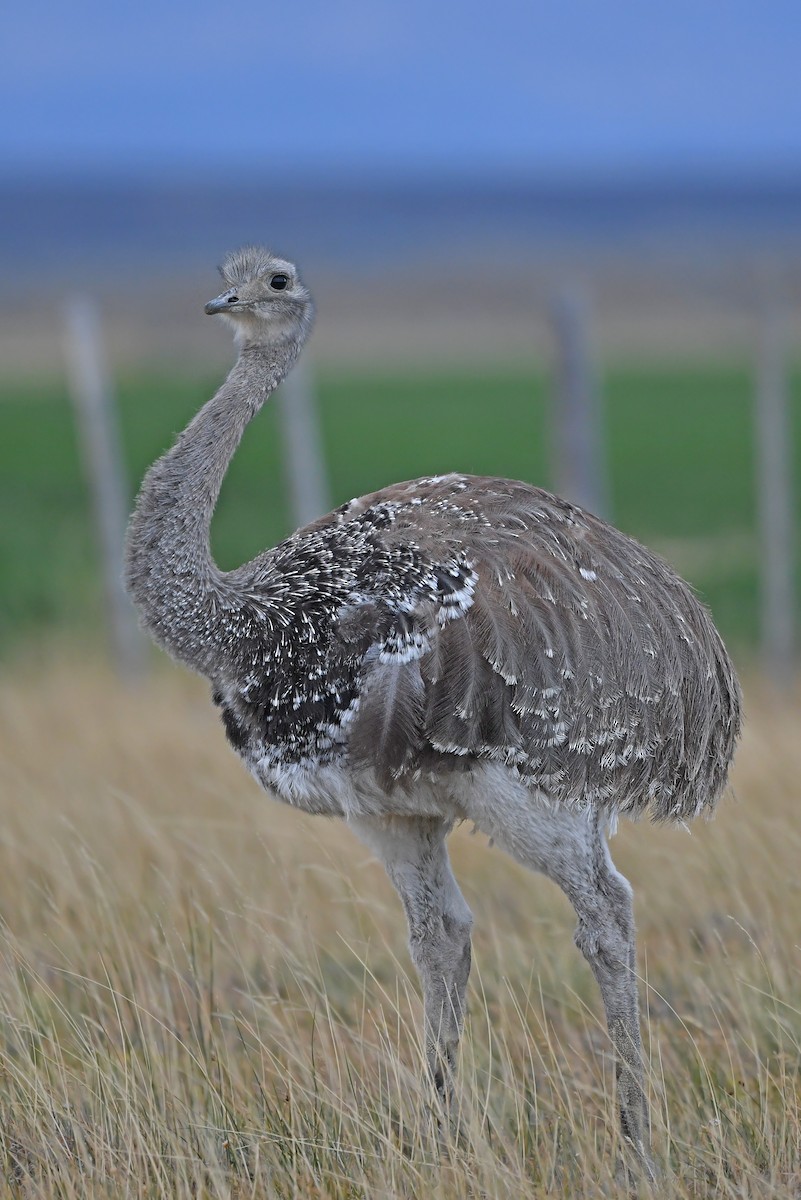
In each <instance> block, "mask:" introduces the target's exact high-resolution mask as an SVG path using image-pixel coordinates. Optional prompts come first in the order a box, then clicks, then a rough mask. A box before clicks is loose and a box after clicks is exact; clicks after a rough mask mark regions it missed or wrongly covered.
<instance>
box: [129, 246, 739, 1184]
mask: <svg viewBox="0 0 801 1200" xmlns="http://www.w3.org/2000/svg"><path fill="white" fill-rule="evenodd" d="M221 270H222V274H223V278H224V280H225V283H226V285H227V288H226V291H224V292H223V293H222V295H221V296H218V297H217V298H216V299H215V300H214V301H211V302H210V303H209V304H208V305H207V306H206V311H207V312H211V313H221V314H223V315H225V316H226V318H227V319H229V320H230V322H231V323H232V325H233V326H234V328H235V331H236V336H237V340H238V341H239V343H240V352H239V358H238V360H237V363H236V365H235V366H234V368H233V370H232V371H231V374H230V375H229V377H228V379H227V380H226V382H225V383H224V384H223V386H222V388H221V389H220V391H219V392H218V393H217V394H216V396H214V397H213V398H212V399H211V400H210V401H209V402H208V403H207V404H206V406H205V407H204V408H203V409H202V410H201V412H200V413H199V414H198V415H197V416H196V417H195V419H194V420H193V421H192V422H191V424H190V425H189V426H188V428H187V429H186V430H185V431H184V433H183V434H182V435H181V436H180V438H179V439H178V441H177V443H176V445H175V446H174V447H173V449H172V450H171V451H169V453H168V454H166V455H165V456H164V457H163V458H162V459H161V460H160V461H159V462H158V463H156V465H155V466H154V467H153V468H152V469H151V471H150V472H149V473H148V475H147V477H146V479H145V481H144V484H143V486H142V490H141V492H140V495H139V499H138V501H137V505H136V510H135V512H134V514H133V517H132V518H131V523H130V528H129V533H128V541H127V549H126V562H127V582H128V587H129V590H130V592H131V595H132V597H133V599H134V601H135V603H136V604H137V606H138V608H139V611H140V613H141V616H142V620H143V622H144V624H145V625H146V627H147V628H148V629H149V631H150V632H151V634H152V635H153V636H154V638H155V639H156V640H157V641H158V642H160V643H161V644H162V645H163V646H164V647H165V648H166V649H167V650H168V651H169V652H170V653H171V654H173V655H174V656H175V657H177V658H179V659H181V660H182V661H184V662H185V663H187V664H188V665H189V666H191V667H193V668H194V669H196V670H198V671H200V672H201V673H202V674H204V675H205V676H206V677H207V678H209V680H210V681H211V683H212V687H213V694H214V700H215V702H216V703H217V704H218V705H220V707H221V709H222V715H223V720H224V724H225V728H226V732H227V735H228V737H229V740H230V741H231V743H232V744H233V746H234V748H235V749H236V750H237V752H238V753H239V754H240V755H241V757H242V758H243V759H244V761H245V763H246V764H247V766H248V767H249V769H250V770H251V771H252V773H253V774H254V776H255V777H256V778H257V779H258V780H259V782H260V783H261V784H262V785H263V786H264V787H266V788H268V789H270V790H271V791H273V792H274V793H275V794H276V795H278V796H279V797H280V798H281V799H282V800H284V801H286V802H288V803H290V804H293V805H295V806H296V807H299V808H302V809H304V810H306V811H309V812H318V813H325V814H328V815H337V816H341V817H344V818H346V819H347V820H348V821H349V823H350V824H351V826H352V827H353V828H354V830H355V831H356V832H357V833H358V834H359V835H360V836H361V837H362V838H363V839H364V840H365V841H367V843H368V844H369V845H371V846H372V847H373V849H374V850H375V851H376V852H377V853H378V855H379V856H380V857H381V858H382V859H383V861H384V862H385V865H386V866H387V870H388V872H389V875H390V878H391V879H392V881H393V883H394V884H395V886H396V887H397V889H398V891H399V892H400V895H401V898H402V899H403V902H404V905H405V908H406V912H407V917H408V919H409V925H410V935H411V947H412V953H413V957H414V959H415V962H416V964H417V966H418V968H419V970H420V974H421V978H422V981H423V991H424V998H425V1008H426V1027H427V1031H428V1040H429V1054H430V1061H431V1068H432V1072H433V1074H434V1077H435V1079H436V1081H437V1088H438V1091H439V1093H440V1096H441V1098H442V1100H443V1102H444V1103H445V1104H446V1105H447V1106H449V1107H450V1106H452V1103H453V1101H452V1095H451V1081H450V1071H451V1067H452V1065H453V1062H454V1057H455V1052H456V1044H457V1042H458V1037H459V1032H460V1029H461V1024H462V1019H463V1011H464V990H465V987H466V983H467V975H468V972H469V954H470V952H469V929H470V923H471V918H470V913H469V910H468V909H467V906H466V904H465V903H464V900H463V898H462V897H461V893H460V892H459V891H458V887H457V886H456V883H455V880H454V879H453V876H452V874H451V872H450V867H449V864H448V860H447V851H446V849H445V838H446V836H447V834H448V832H449V831H450V829H451V828H452V826H453V824H454V822H455V821H457V820H460V819H471V820H474V821H475V822H476V823H477V824H478V825H479V827H480V828H482V829H484V830H485V831H486V832H487V833H489V834H490V835H491V836H493V837H494V838H496V839H497V840H498V841H499V842H500V843H501V844H502V845H504V846H505V847H506V848H507V849H508V850H509V851H510V852H511V853H512V854H514V855H515V856H516V857H517V858H519V859H520V860H521V861H523V862H526V863H527V864H528V865H530V866H533V867H535V868H536V869H538V870H542V871H544V872H545V873H547V874H548V875H550V876H551V877H552V878H554V879H555V880H556V882H557V883H559V885H560V886H561V887H562V888H563V889H564V890H565V892H566V893H567V895H568V896H569V898H570V899H571V901H572V902H573V904H574V907H575V908H576V911H577V913H578V916H579V931H578V933H577V942H578V944H579V946H580V947H581V949H582V951H583V952H584V954H585V955H586V957H587V958H588V961H589V962H590V964H591V966H592V967H593V970H594V971H595V974H596V977H597V978H598V981H599V984H600V986H601V991H602V994H603V998H604V1003H605V1006H606V1009H607V1017H608V1021H609V1027H610V1033H611V1035H612V1039H613V1041H614V1043H615V1046H616V1049H617V1053H618V1061H619V1099H620V1107H621V1120H622V1124H623V1131H624V1134H625V1137H626V1139H627V1141H628V1142H629V1143H630V1144H631V1145H632V1146H633V1147H634V1150H635V1153H636V1156H637V1157H638V1158H639V1159H640V1161H641V1162H643V1163H645V1164H647V1163H648V1158H647V1149H646V1141H647V1121H646V1115H645V1102H644V1097H643V1090H642V1068H641V1064H640V1040H639V1028H638V1017H637V994H636V982H635V979H634V969H635V959H634V924H633V916H632V912H631V895H630V889H629V888H628V885H627V884H626V881H625V880H623V878H622V876H620V875H619V874H618V873H617V872H616V871H615V869H614V867H613V865H612V862H611V859H610V857H609V853H608V849H607V846H606V841H605V833H606V831H607V828H608V826H609V824H610V823H611V822H612V821H613V820H614V819H615V818H616V816H617V814H619V813H625V814H628V815H632V816H640V815H643V814H645V813H648V814H649V815H651V816H652V817H654V818H655V819H677V820H686V819H687V818H690V817H694V816H696V815H698V814H699V813H701V812H704V811H711V809H712V808H713V806H714V804H715V802H716V800H717V798H718V796H719V795H720V793H721V790H722V789H723V787H724V785H725V782H726V777H727V772H728V768H729V765H730V762H731V758H732V755H733V751H734V745H735V741H736V739H737V736H738V732H739V722H740V696H739V689H738V685H737V680H736V678H735V675H734V672H733V670H732V666H731V663H730V661H729V658H728V655H727V654H726V651H725V649H724V647H723V644H722V642H721V640H720V637H719V636H718V634H717V631H716V630H715V627H714V625H713V624H712V621H711V619H710V617H709V614H708V613H707V611H706V609H705V608H704V607H703V606H702V605H701V604H700V603H699V602H698V600H697V599H696V597H695V596H694V594H693V592H692V591H691V589H690V588H689V587H688V586H687V584H686V583H684V582H683V581H682V580H681V579H680V578H679V577H678V576H677V575H676V574H675V572H673V570H672V569H671V568H670V567H669V566H668V565H667V564H666V563H665V562H664V561H663V560H662V559H660V558H659V557H657V556H656V555H654V554H652V553H651V552H650V551H649V550H647V549H645V547H643V546H641V545H639V544H638V543H637V542H635V541H633V540H632V539H631V538H629V537H626V536H625V535H624V534H622V533H620V532H619V531H618V530H616V529H614V528H612V527H611V526H610V525H608V524H606V523H605V522H603V521H601V520H599V519H598V518H596V517H594V516H592V515H591V514H590V513H587V512H585V511H583V510H581V509H579V508H577V507H576V506H574V505H571V504H568V503H567V502H566V501H564V500H561V499H559V498H558V497H556V496H553V495H550V494H549V493H547V492H545V491H543V490H541V489H540V488H535V487H532V486H530V485H529V484H525V483H518V482H513V481H511V480H507V479H493V478H476V477H471V476H463V475H445V476H441V477H436V478H428V479H418V480H414V481H412V482H408V483H400V484H395V485H393V486H391V487H388V488H385V489H383V490H382V491H379V492H376V493H374V494H373V495H370V496H365V497H362V498H360V499H356V500H353V501H351V502H350V503H349V504H345V505H343V506H342V507H341V508H339V509H337V510H336V511H335V512H333V513H331V514H329V515H328V516H325V517H322V518H321V519H320V520H318V521H316V522H314V523H313V524H312V525H309V526H307V527H305V528H304V529H301V530H299V531H298V532H297V533H295V534H293V535H292V537H290V538H289V539H287V540H286V541H285V542H283V543H281V545H279V546H277V547H275V548H274V549H271V550H268V551H265V552H264V553H263V554H261V555H259V556H258V557H257V558H255V559H254V560H253V561H251V562H249V563H246V564H245V565H244V566H242V567H239V568H237V569H236V570H234V571H231V572H222V571H220V570H219V568H218V567H217V566H216V564H215V563H214V561H213V559H212V556H211V552H210V548H209V526H210V522H211V516H212V512H213V509H214V505H215V503H216V500H217V496H218V495H219V490H220V486H221V484H222V479H223V476H224V473H225V470H226V468H227V466H228V463H229V461H230V459H231V456H232V455H233V453H234V451H235V449H236V447H237V445H238V443H239V440H240V438H241V436H242V434H243V432H244V429H245V427H246V425H247V423H248V422H249V421H250V420H251V418H252V417H253V416H254V415H255V413H256V412H257V411H258V409H259V408H260V407H261V405H262V404H263V402H264V401H265V399H266V398H267V396H268V395H269V394H270V393H271V392H272V391H273V390H274V389H275V388H276V387H277V385H278V383H279V382H280V380H281V379H282V378H283V377H284V376H285V374H286V373H287V371H288V370H289V368H290V367H291V365H292V363H293V362H294V359H295V357H296V355H297V353H298V352H299V350H300V348H301V346H302V344H303V342H304V340H305V338H306V336H307V334H308V331H309V329H310V327H311V321H312V305H311V299H310V297H309V294H308V292H307V291H306V289H305V287H304V285H303V284H302V282H301V281H300V278H299V276H298V273H297V271H296V269H295V268H294V266H293V265H292V264H290V263H288V262H286V261H285V260H282V259H278V258H276V257H275V256H274V255H272V254H270V253H269V252H267V251H265V250H261V249H258V248H252V247H251V248H246V249H244V250H242V251H238V252H237V253H236V254H234V255H232V256H231V257H230V258H229V259H228V260H227V261H226V263H225V265H224V266H223V268H221Z"/></svg>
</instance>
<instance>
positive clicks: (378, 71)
mask: <svg viewBox="0 0 801 1200" xmlns="http://www.w3.org/2000/svg"><path fill="white" fill-rule="evenodd" d="M800 53H801V4H799V3H798V0H771V2H770V3H767V4H766V3H764V0H762V2H759V0H755V2H753V3H743V2H741V0H669V3H657V0H629V2H623V0H554V2H549V3H537V2H535V0H532V2H529V3H526V2H523V0H520V2H518V3H511V2H510V0H484V2H483V3H475V2H474V0H461V2H460V3H454V2H452V0H440V2H438V0H403V2H399V3H383V2H382V0H339V2H337V0H282V2H281V3H274V2H272V0H260V2H259V0H234V2H233V3H228V4H225V3H223V2H222V0H214V2H212V3H209V2H207V0H192V2H188V0H136V2H135V3H134V2H130V3H121V2H120V0H116V2H115V0H86V2H80V0H75V2H73V3H70V4H65V3H64V2H63V0H57V2H56V0H26V2H25V3H17V4H8V5H6V6H5V10H4V13H3V14H2V16H0V111H1V112H2V113H3V118H2V122H1V123H0V170H1V171H2V172H3V173H4V174H5V175H6V176H8V175H9V174H13V173H15V172H18V171H24V172H26V173H27V172H29V171H36V172H41V171H48V170H56V171H63V170H65V169H67V170H71V171H75V172H81V171H84V170H91V171H102V170H104V169H108V168H111V169H114V170H128V169H135V170H138V169H141V168H145V169H148V170H155V171H163V170H181V169H183V168H190V169H193V170H197V169H200V170H204V169H214V170H229V171H231V172H232V173H233V174H234V175H235V174H236V173H237V172H240V171H242V170H243V169H246V168H250V169H253V170H255V171H257V172H258V173H259V174H261V175H264V174H269V173H270V172H271V171H276V172H280V173H281V174H286V173H290V174H291V173H294V172H298V171H303V172H308V171H312V172H314V171H320V170H323V171H331V170H334V171H336V170H341V171H353V170H356V171H361V172H365V173H369V172H371V171H379V172H383V173H387V172H388V173H398V174H403V173H406V172H414V171H427V170H431V169H435V170H442V171H445V172H459V173H464V172H466V173H470V174H476V175H480V176H483V177H491V176H492V174H493V173H494V172H497V173H501V174H507V173H512V174H517V175H520V174H523V175H530V176H532V175H533V176H538V175H543V174H544V175H548V174H551V173H554V172H557V173H558V172H567V173H571V174H573V173H578V174H584V173H593V174H596V173H598V172H635V173H642V172H646V171H650V170H652V169H660V170H664V171H668V172H670V171H674V170H681V171H688V170H689V171H693V170H702V171H704V172H712V173H714V172H718V171H723V172H728V171H736V172H742V171H745V172H750V173H755V172H774V171H783V170H788V169H789V170H793V171H801V85H800V84H799V77H800V76H801V71H799V55H800Z"/></svg>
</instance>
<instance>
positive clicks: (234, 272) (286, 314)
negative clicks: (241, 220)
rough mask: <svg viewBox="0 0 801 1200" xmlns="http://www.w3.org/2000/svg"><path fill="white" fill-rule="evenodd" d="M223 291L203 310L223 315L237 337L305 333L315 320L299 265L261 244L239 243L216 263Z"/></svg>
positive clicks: (258, 339) (287, 336)
mask: <svg viewBox="0 0 801 1200" xmlns="http://www.w3.org/2000/svg"><path fill="white" fill-rule="evenodd" d="M220 274H221V275H222V277H223V280H224V281H225V284H226V290H225V291H224V292H221V293H220V295H219V296H215V298H214V299H213V300H209V302H208V304H207V305H206V306H205V311H206V312H207V313H209V314H211V315H219V316H224V317H225V318H226V320H227V321H228V322H229V323H230V324H231V325H232V326H233V328H234V330H235V332H236V338H237V341H239V342H280V341H285V340H293V339H295V338H296V337H299V336H300V337H305V335H306V334H307V333H308V331H309V328H310V327H311V323H312V321H313V319H314V304H313V302H312V298H311V296H310V294H309V292H308V290H307V288H306V287H305V286H304V284H303V282H302V281H301V279H300V276H299V275H298V271H297V267H295V266H294V265H293V264H292V263H291V262H287V261H286V259H284V258H278V256H277V255H275V254H272V253H271V252H270V251H269V250H265V249H264V248H263V247H261V246H243V247H242V249H241V250H235V251H234V252H233V253H232V254H229V255H228V257H227V258H226V260H225V262H224V263H223V264H222V266H221V267H220Z"/></svg>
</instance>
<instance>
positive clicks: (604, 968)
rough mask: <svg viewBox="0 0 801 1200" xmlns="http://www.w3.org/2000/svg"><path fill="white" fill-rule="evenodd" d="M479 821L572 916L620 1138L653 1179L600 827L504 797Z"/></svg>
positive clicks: (624, 950) (615, 891)
mask: <svg viewBox="0 0 801 1200" xmlns="http://www.w3.org/2000/svg"><path fill="white" fill-rule="evenodd" d="M484 816H485V820H484V821H483V822H482V826H483V828H484V829H485V831H486V832H487V833H489V834H490V835H491V836H493V837H494V838H496V840H497V841H498V842H499V844H500V845H502V846H504V848H505V849H506V850H508V851H509V852H510V853H511V854H512V855H513V856H514V857H515V858H517V859H518V860H519V861H520V862H522V863H524V864H525V865H526V866H529V867H532V868H533V869H534V870H536V871H541V872H542V873H543V874H545V875H548V876H549V878H551V879H553V880H554V882H555V883H557V884H558V885H559V887H560V888H561V889H562V891H563V892H564V893H565V895H566V896H567V897H568V899H569V900H570V902H571V904H572V905H573V908H574V909H575V911H576V915H577V916H578V927H577V929H576V935H575V938H576V945H577V946H578V948H579V950H581V952H582V954H583V955H584V957H585V958H586V959H587V962H588V963H589V965H590V967H591V969H592V972H593V975H594V976H595V978H596V980H597V982H598V986H599V988H600V990H601V998H602V1000H603V1005H604V1010H605V1013H606V1022H607V1026H608V1029H609V1036H610V1039H611V1041H612V1045H613V1047H614V1050H615V1058H616V1078H617V1099H618V1108H619V1112H620V1124H621V1129H622V1131H623V1137H624V1139H625V1141H626V1144H627V1145H628V1146H630V1147H631V1149H632V1151H633V1154H634V1157H635V1159H636V1161H637V1163H638V1164H639V1165H640V1166H641V1167H642V1168H643V1169H644V1170H645V1173H646V1174H647V1175H648V1176H649V1177H650V1178H651V1179H653V1178H654V1170H653V1166H652V1164H651V1160H650V1157H649V1154H648V1141H649V1125H648V1112H647V1105H646V1100H645V1090H644V1086H643V1064H642V1043H641V1041H640V1021H639V1002H638V996H637V977H636V943H635V929H634V912H633V907H632V892H631V887H630V885H629V883H628V881H627V880H626V879H624V877H623V876H622V875H621V874H620V873H619V872H618V871H617V870H616V869H615V866H614V864H613V862H612V859H611V856H610V854H609V849H608V846H607V844H606V837H605V829H604V825H603V823H602V820H601V818H600V817H599V815H598V814H597V813H596V812H594V811H592V812H586V813H585V812H571V811H570V810H567V809H562V810H559V809H557V808H555V807H548V808H546V807H545V806H542V807H536V802H535V801H534V800H533V798H531V797H530V796H529V797H527V798H525V799H524V800H522V801H521V802H520V803H519V805H518V800H517V797H513V796H511V795H509V796H507V803H506V805H505V806H499V807H498V809H497V810H496V811H495V813H494V814H492V817H491V818H490V820H486V813H485V814H484Z"/></svg>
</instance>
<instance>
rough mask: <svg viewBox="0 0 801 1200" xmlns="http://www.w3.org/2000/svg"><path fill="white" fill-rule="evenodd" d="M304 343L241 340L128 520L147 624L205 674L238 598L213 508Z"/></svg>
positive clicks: (130, 573) (136, 592) (136, 589)
mask: <svg viewBox="0 0 801 1200" xmlns="http://www.w3.org/2000/svg"><path fill="white" fill-rule="evenodd" d="M301 344H302V338H298V339H296V340H294V341H291V342H290V341H286V342H282V343H280V344H279V345H277V346H264V345H246V346H244V347H243V348H242V350H241V351H240V354H239V358H238V359H237V362H236V364H235V365H234V367H233V369H232V370H231V373H230V374H229V376H228V378H227V379H226V381H225V383H224V384H223V385H222V387H221V388H220V390H219V391H218V392H217V394H216V395H215V396H213V397H212V398H211V400H209V401H208V403H207V404H205V405H204V407H203V408H202V409H201V410H200V412H199V413H198V414H197V416H196V417H195V418H194V419H193V420H192V421H191V422H190V424H189V425H188V426H187V428H186V429H185V430H184V432H183V433H182V434H181V435H180V437H179V438H178V440H177V442H176V443H175V445H174V446H173V448H172V449H171V450H170V451H168V453H167V454H165V455H164V457H163V458H160V459H159V460H158V462H157V463H155V465H154V466H153V467H151V468H150V470H149V471H148V473H147V475H146V476H145V479H144V482H143V484H142V487H141V490H140V492H139V497H138V499H137V502H136V507H135V509H134V513H133V516H132V517H131V520H130V523H129V526H128V535H127V539H126V553H125V576H126V583H127V587H128V590H129V592H130V595H131V598H132V599H133V601H134V603H135V605H136V606H137V608H138V609H139V613H140V616H141V618H142V621H143V623H144V625H145V626H146V627H147V629H148V630H149V632H150V633H151V634H152V636H153V637H154V638H155V639H156V641H158V642H160V643H161V645H163V646H164V647H165V649H166V650H168V651H169V652H170V653H171V654H172V655H173V656H174V657H176V658H180V659H182V660H183V661H184V662H186V663H187V664H188V665H190V666H192V667H194V668H195V670H198V671H200V672H201V673H203V674H207V673H209V672H211V671H213V669H214V664H215V662H216V661H217V658H218V649H219V647H220V644H221V642H222V640H223V639H224V633H225V620H226V615H228V616H230V608H231V607H232V606H235V602H236V597H235V595H233V594H232V593H231V589H230V586H228V585H227V584H226V576H225V575H224V573H223V572H222V571H220V569H219V568H218V567H217V565H216V563H215V562H214V560H213V558H212V554H211V544H210V530H211V518H212V515H213V513H214V507H215V505H216V503H217V499H218V497H219V494H220V488H221V487H222V481H223V478H224V476H225V472H226V470H227V469H228V465H229V463H230V461H231V459H232V457H233V455H234V452H235V450H236V448H237V446H238V445H239V442H240V441H241V438H242V434H243V433H244V431H245V428H246V426H247V425H248V423H249V421H251V420H252V418H253V417H254V416H255V415H256V413H257V412H258V411H259V409H260V408H261V407H262V405H263V404H264V402H265V400H266V399H267V397H268V396H269V395H270V393H271V392H273V391H275V389H276V388H277V386H278V384H279V383H280V382H281V380H282V379H283V378H284V376H285V375H286V374H287V372H288V371H289V369H290V367H291V366H292V364H293V362H294V360H295V358H296V357H297V354H298V351H299V350H300V346H301Z"/></svg>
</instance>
